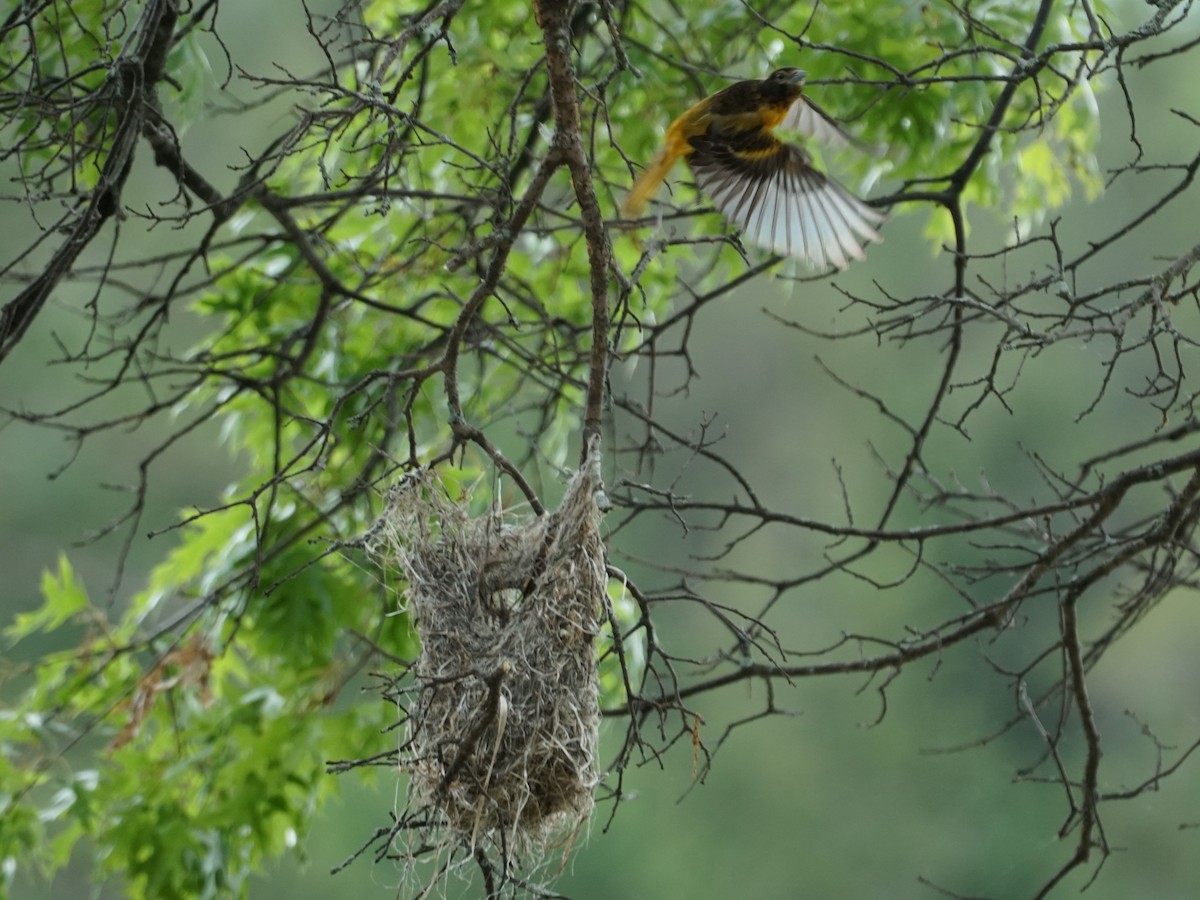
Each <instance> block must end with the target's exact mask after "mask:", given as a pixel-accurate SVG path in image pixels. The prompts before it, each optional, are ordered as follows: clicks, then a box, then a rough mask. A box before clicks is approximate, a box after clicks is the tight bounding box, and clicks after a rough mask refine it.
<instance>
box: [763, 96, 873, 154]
mask: <svg viewBox="0 0 1200 900" xmlns="http://www.w3.org/2000/svg"><path fill="white" fill-rule="evenodd" d="M779 127H780V128H782V129H784V130H785V131H794V132H796V133H797V134H799V135H801V136H802V137H806V138H810V139H811V140H814V141H816V142H817V143H819V144H822V145H824V146H826V147H829V148H830V149H831V150H845V149H847V148H851V147H853V148H856V149H858V150H863V151H869V152H874V150H873V148H871V147H868V146H867V145H866V144H864V143H863V142H862V141H860V140H859V139H858V138H856V137H854V135H852V134H850V132H848V131H847V130H846V129H845V128H843V127H842V126H841V125H839V124H838V122H837V120H836V119H834V118H833V116H831V115H829V113H827V112H825V110H823V109H821V107H819V106H817V104H815V103H813V102H812V101H811V100H809V99H808V98H807V97H801V98H800V99H799V100H797V101H796V102H795V103H793V104H792V107H791V109H789V110H788V112H787V115H786V116H784V117H783V121H782V122H780V123H779Z"/></svg>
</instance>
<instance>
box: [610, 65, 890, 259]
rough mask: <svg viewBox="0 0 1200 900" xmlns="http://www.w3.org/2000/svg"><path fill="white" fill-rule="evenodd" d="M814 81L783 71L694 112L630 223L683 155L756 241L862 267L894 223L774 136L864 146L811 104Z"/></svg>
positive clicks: (632, 207) (668, 146)
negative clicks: (859, 262)
mask: <svg viewBox="0 0 1200 900" xmlns="http://www.w3.org/2000/svg"><path fill="white" fill-rule="evenodd" d="M807 76H808V73H807V72H805V71H803V70H802V69H794V68H786V69H777V70H775V71H774V72H772V73H771V75H770V76H769V77H768V78H766V79H764V80H762V81H739V82H737V83H736V84H731V85H730V86H729V87H727V88H725V89H724V90H721V91H718V92H717V93H715V94H713V95H712V96H711V97H706V98H705V99H703V100H701V101H700V102H699V103H697V104H695V105H694V106H692V107H691V109H689V110H688V111H687V112H685V113H684V114H683V115H681V116H680V117H679V118H677V119H676V120H675V121H674V122H672V123H671V126H670V127H669V128H668V129H667V134H666V137H665V139H664V140H663V147H662V150H660V151H659V153H658V155H657V156H656V157H655V158H654V161H653V162H651V163H650V165H649V166H647V167H646V169H645V171H644V172H642V174H641V176H640V177H639V178H638V179H637V181H636V182H634V185H633V188H632V189H631V190H630V192H629V196H628V197H626V199H625V203H624V204H623V206H622V212H623V213H624V215H625V216H626V217H627V218H635V217H637V216H639V215H640V214H641V212H642V210H644V209H645V208H646V204H647V203H648V202H649V201H650V199H651V198H652V197H653V196H654V195H655V194H656V193H657V192H658V189H659V187H660V186H661V185H662V183H663V181H665V180H666V177H667V174H668V173H669V172H670V171H671V167H672V166H674V165H675V161H676V160H678V159H679V158H680V157H681V156H682V157H683V158H685V159H686V160H687V162H688V166H689V167H690V168H691V170H692V174H693V175H694V176H695V178H696V184H697V186H698V187H699V188H700V190H701V191H703V192H704V193H705V194H706V195H708V197H709V198H711V200H712V201H713V203H714V204H715V205H716V207H717V209H718V210H720V211H721V213H722V214H723V215H724V216H725V218H726V219H728V220H729V221H730V222H732V223H733V224H734V225H736V226H737V227H738V228H740V229H741V231H742V233H743V234H744V235H745V236H746V238H747V239H749V240H750V241H751V242H753V243H755V244H757V245H758V246H760V247H764V248H766V249H767V250H771V251H773V252H775V253H778V254H779V255H781V256H788V257H794V258H798V259H803V260H806V261H808V262H809V263H811V264H812V265H814V266H817V267H819V268H825V267H826V266H830V265H831V266H834V267H836V268H838V269H844V268H846V266H847V265H849V262H850V260H851V259H862V258H863V244H864V243H867V242H878V241H881V240H883V238H882V237H880V235H879V232H878V231H877V230H876V229H877V226H879V225H881V224H882V223H883V221H884V219H885V218H886V216H884V214H883V213H882V212H880V211H879V210H877V209H875V208H874V207H872V206H869V205H867V204H866V203H864V202H863V201H862V200H860V199H859V198H858V197H856V196H854V194H852V193H851V192H850V191H848V190H847V189H846V188H844V187H842V185H840V184H838V183H837V182H836V181H834V180H833V179H832V178H830V177H829V176H827V175H826V174H825V173H824V172H821V171H820V170H819V169H817V168H816V167H815V166H814V165H813V162H812V157H811V156H809V154H808V152H807V151H805V149H804V148H803V147H801V146H799V145H797V144H792V143H787V142H786V141H782V140H780V139H779V138H778V137H776V136H775V129H776V128H782V129H784V130H785V131H794V132H796V133H797V134H799V135H800V136H801V137H803V138H810V139H812V140H814V141H817V142H818V143H822V144H825V145H826V146H829V147H830V148H834V149H837V148H845V147H852V146H856V145H857V142H856V141H855V140H854V138H852V137H851V136H850V135H849V134H847V133H846V131H845V130H844V129H843V128H842V127H841V126H840V125H838V124H837V123H836V122H835V121H834V120H833V119H832V118H830V117H829V116H828V115H826V114H825V113H824V112H822V111H821V110H820V109H819V108H818V107H817V106H816V105H815V104H813V103H812V102H811V101H809V100H808V98H806V97H805V96H804V82H805V79H806V78H807Z"/></svg>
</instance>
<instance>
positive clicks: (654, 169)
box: [621, 150, 678, 219]
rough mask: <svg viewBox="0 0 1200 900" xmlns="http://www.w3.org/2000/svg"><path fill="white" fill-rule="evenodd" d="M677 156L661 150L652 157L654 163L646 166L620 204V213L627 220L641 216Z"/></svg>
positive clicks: (664, 179)
mask: <svg viewBox="0 0 1200 900" xmlns="http://www.w3.org/2000/svg"><path fill="white" fill-rule="evenodd" d="M677 156H678V154H669V153H667V151H666V150H663V151H662V152H660V153H659V154H658V156H656V157H654V161H653V162H651V163H650V165H648V166H646V170H645V171H644V172H642V174H641V175H640V176H639V177H638V180H637V181H635V182H634V183H633V187H632V188H630V190H629V196H627V197H626V198H625V202H624V203H622V204H621V213H622V215H624V216H625V217H626V218H627V219H632V218H636V217H637V216H640V215H641V214H642V210H644V209H645V208H646V204H647V203H649V202H650V200H651V198H653V197H654V195H655V194H657V193H658V189H659V188H660V187H661V186H662V183H663V182H664V181H666V178H667V173H668V172H670V171H671V166H672V165H674V163H675V159H676V157H677Z"/></svg>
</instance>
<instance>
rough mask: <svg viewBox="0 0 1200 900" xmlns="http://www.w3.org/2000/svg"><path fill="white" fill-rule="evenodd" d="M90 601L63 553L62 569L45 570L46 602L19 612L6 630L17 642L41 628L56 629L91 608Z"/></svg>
mask: <svg viewBox="0 0 1200 900" xmlns="http://www.w3.org/2000/svg"><path fill="white" fill-rule="evenodd" d="M87 605H88V598H87V592H86V591H85V590H84V589H83V585H82V584H80V583H79V582H78V581H77V580H76V578H75V570H74V568H72V566H71V561H70V560H69V559H67V555H66V554H65V553H60V554H59V557H58V572H57V573H55V572H50V571H47V572H44V573H43V574H42V605H41V606H40V607H38V608H37V609H35V610H34V611H33V612H27V613H18V614H17V616H16V618H15V619H14V620H13V623H12V624H11V625H9V626H8V627H7V628H6V629H4V633H5V635H6V636H7V637H8V638H9V639H10V640H11V641H12V642H13V643H16V642H17V641H19V640H21V639H22V638H26V637H29V635H31V634H33V633H35V632H38V631H43V632H45V631H54V630H55V629H57V628H61V627H62V626H63V625H65V624H66V623H67V622H68V621H69V620H70V619H71V618H72V617H73V616H75V615H77V614H78V613H80V612H83V610H85V609H87Z"/></svg>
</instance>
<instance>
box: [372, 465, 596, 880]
mask: <svg viewBox="0 0 1200 900" xmlns="http://www.w3.org/2000/svg"><path fill="white" fill-rule="evenodd" d="M600 492H601V480H600V465H599V447H598V444H596V443H593V444H592V446H591V448H590V452H589V454H588V458H587V460H586V461H585V464H584V465H583V467H582V468H581V469H580V471H579V472H578V473H577V474H576V475H575V476H574V478H572V480H571V482H570V484H569V485H568V487H567V491H566V494H565V495H564V497H563V501H562V504H561V505H560V507H559V508H558V509H557V510H556V511H555V512H553V513H550V514H547V515H542V516H536V517H531V518H528V519H527V520H524V521H512V520H511V519H510V518H505V517H502V516H501V515H499V514H496V513H492V514H489V515H485V516H479V517H472V516H470V515H469V514H468V513H467V511H466V509H465V508H464V506H463V505H462V504H460V503H456V502H453V501H452V500H450V499H449V498H448V497H447V496H446V494H445V491H444V490H443V489H442V487H441V485H440V484H439V483H438V482H437V481H436V479H435V477H434V476H433V475H432V474H429V473H423V474H421V475H417V476H410V477H408V478H407V479H406V480H405V482H404V483H403V484H402V485H400V486H398V487H397V488H396V489H395V490H394V492H393V494H392V498H391V503H390V505H389V509H388V511H387V513H386V515H385V520H384V522H383V527H382V528H381V529H380V530H379V532H377V535H376V538H375V540H374V542H373V544H374V545H373V547H372V548H371V549H372V551H373V552H374V553H375V554H376V555H377V556H378V557H379V558H381V559H382V560H383V561H384V563H385V564H391V565H394V566H396V567H397V568H398V569H399V570H400V572H401V573H402V574H403V576H404V578H405V579H406V581H407V583H408V586H407V589H406V591H405V594H406V599H407V608H408V610H409V612H410V614H411V615H412V617H413V623H414V626H415V628H416V631H417V634H418V635H419V637H420V642H421V649H420V653H419V655H418V658H417V660H416V661H415V663H414V664H413V665H412V667H411V674H412V680H411V683H410V684H408V685H407V686H406V687H405V689H404V691H405V694H404V696H405V698H406V699H405V700H404V701H403V702H402V707H403V708H404V725H405V734H404V741H403V743H402V745H401V748H400V765H401V768H402V769H403V770H405V771H407V772H408V773H409V776H410V782H409V789H408V808H407V811H406V813H407V814H406V815H405V816H404V817H403V820H405V821H407V822H409V823H410V827H412V828H415V829H417V830H418V831H419V832H420V835H419V840H418V841H416V842H415V843H416V845H417V846H420V847H423V848H429V847H431V846H447V845H448V844H453V845H455V846H458V847H462V848H466V849H468V850H469V851H471V854H472V855H474V856H476V857H477V856H478V852H479V849H480V848H481V847H489V848H495V849H497V850H498V851H499V853H500V854H501V856H502V857H503V859H502V860H500V861H501V862H502V863H503V870H504V871H511V870H512V868H513V867H514V864H515V862H516V859H517V854H524V853H528V852H531V851H533V852H536V851H537V850H541V849H545V848H547V847H548V846H550V845H551V844H553V843H555V842H556V841H558V840H560V839H566V840H567V842H568V843H569V842H570V841H571V840H572V839H573V837H574V835H575V834H576V833H577V832H578V831H579V829H580V827H581V826H582V825H583V824H584V823H585V822H586V821H587V819H588V818H589V816H590V814H591V811H592V806H593V794H594V790H595V788H596V785H597V783H598V782H599V773H598V768H597V764H596V750H597V740H598V734H599V725H600V711H599V697H598V683H597V673H596V651H595V639H596V636H597V634H598V633H599V629H600V623H601V621H602V619H603V616H604V609H605V597H604V594H605V584H606V575H605V564H604V551H603V545H602V542H601V537H600V518H601V512H600V508H599V505H598V503H597V498H598V497H599V496H602V495H601V493H600Z"/></svg>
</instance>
